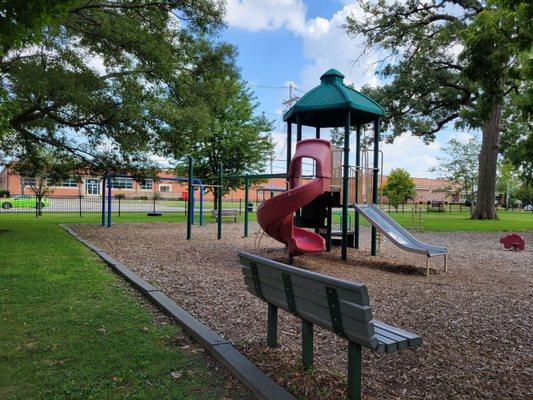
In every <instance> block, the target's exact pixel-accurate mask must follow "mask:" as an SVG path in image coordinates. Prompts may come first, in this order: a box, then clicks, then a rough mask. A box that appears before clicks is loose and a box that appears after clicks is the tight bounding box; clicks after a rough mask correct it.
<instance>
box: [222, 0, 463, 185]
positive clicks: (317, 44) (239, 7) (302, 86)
mask: <svg viewBox="0 0 533 400" xmlns="http://www.w3.org/2000/svg"><path fill="white" fill-rule="evenodd" d="M226 9H227V15H226V22H227V24H228V28H227V29H226V30H225V31H224V33H223V35H222V40H225V41H228V42H230V43H233V44H234V45H236V46H237V48H238V51H239V55H238V61H237V62H238V65H239V67H240V68H241V73H242V76H243V78H244V79H245V80H246V81H247V82H248V83H249V85H250V87H251V88H252V89H253V91H254V92H255V95H256V97H257V99H258V101H259V103H260V109H259V110H260V111H261V112H264V113H265V114H266V115H267V116H268V117H269V118H271V119H272V120H274V121H275V130H274V133H273V139H274V141H275V142H276V153H277V157H278V158H279V159H282V158H283V157H284V154H285V140H286V138H285V125H284V124H283V123H282V120H281V113H282V112H283V105H282V102H283V101H284V100H286V99H287V98H288V96H289V89H288V85H289V82H293V83H294V84H295V85H297V88H298V90H297V91H296V95H299V96H300V95H302V94H303V93H304V92H306V91H308V90H309V89H311V88H313V87H314V86H316V85H317V84H318V83H319V78H320V75H321V74H322V73H323V72H325V71H326V70H327V69H329V68H336V69H338V70H339V71H341V72H342V73H343V74H344V75H346V81H347V82H348V83H352V84H354V85H355V87H356V88H359V87H360V86H361V85H363V84H371V85H379V84H380V81H379V78H378V77H377V76H376V74H375V63H376V61H377V60H378V59H379V54H378V53H377V52H375V51H374V52H370V53H368V55H367V56H366V57H365V58H364V59H363V60H360V62H358V63H357V64H354V60H355V58H356V57H357V55H358V52H359V51H360V49H361V42H360V39H358V38H348V37H347V35H346V34H345V32H344V30H343V29H342V24H343V23H344V21H345V19H346V16H347V15H350V14H355V15H356V16H357V15H362V14H361V11H360V9H359V7H358V4H357V2H356V1H354V0H227V6H226ZM304 136H305V131H304ZM450 136H451V132H450V131H449V132H447V133H444V134H442V135H440V136H439V137H438V138H437V140H436V141H435V143H433V144H431V145H429V146H427V145H425V144H423V143H422V141H421V140H420V139H417V138H415V137H412V136H411V135H409V134H405V135H403V136H401V137H399V138H397V139H396V141H395V143H394V144H392V145H389V144H387V145H384V146H383V150H384V153H385V156H384V161H385V168H384V169H385V173H387V172H389V171H390V169H392V168H396V167H401V168H405V169H407V170H408V171H409V172H410V173H411V174H412V175H413V176H416V177H431V176H432V174H431V173H430V172H429V169H430V168H431V167H433V166H435V165H436V164H437V163H438V160H437V158H438V157H441V156H442V151H441V148H442V146H443V145H445V143H446V142H447V141H448V140H449V139H450ZM460 136H464V137H465V138H466V137H468V136H469V135H467V134H461V135H460ZM284 165H285V163H284V162H283V161H278V162H276V163H275V164H274V169H275V172H283V171H284Z"/></svg>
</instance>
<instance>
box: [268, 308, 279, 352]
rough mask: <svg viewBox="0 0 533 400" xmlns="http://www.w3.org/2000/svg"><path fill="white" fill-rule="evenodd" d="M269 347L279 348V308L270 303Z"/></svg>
mask: <svg viewBox="0 0 533 400" xmlns="http://www.w3.org/2000/svg"><path fill="white" fill-rule="evenodd" d="M267 345H268V347H277V346H278V307H276V306H274V305H272V304H270V303H268V329H267Z"/></svg>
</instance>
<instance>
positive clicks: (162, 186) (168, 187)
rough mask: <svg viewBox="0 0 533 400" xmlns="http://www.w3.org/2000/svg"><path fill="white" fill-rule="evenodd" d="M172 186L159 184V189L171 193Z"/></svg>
mask: <svg viewBox="0 0 533 400" xmlns="http://www.w3.org/2000/svg"><path fill="white" fill-rule="evenodd" d="M171 188H172V187H171V186H170V185H159V191H160V192H161V193H170V192H171Z"/></svg>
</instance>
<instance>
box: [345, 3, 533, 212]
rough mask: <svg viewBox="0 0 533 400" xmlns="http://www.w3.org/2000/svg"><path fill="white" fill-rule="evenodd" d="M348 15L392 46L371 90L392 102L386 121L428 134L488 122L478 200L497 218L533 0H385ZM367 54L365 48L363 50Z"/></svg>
mask: <svg viewBox="0 0 533 400" xmlns="http://www.w3.org/2000/svg"><path fill="white" fill-rule="evenodd" d="M362 9H363V14H364V15H363V16H362V17H361V18H357V16H355V15H353V16H350V17H349V18H348V19H347V24H346V29H347V32H348V34H350V35H363V36H364V38H365V41H366V47H365V48H369V47H378V48H379V49H380V50H381V51H382V52H384V53H385V55H384V57H383V59H382V61H381V65H380V67H381V68H380V74H381V76H382V77H383V78H385V79H386V80H387V81H388V83H387V84H385V85H384V86H383V87H381V88H377V89H375V90H371V89H369V88H367V89H366V92H367V93H368V94H370V95H371V96H372V97H373V98H375V99H376V100H377V101H378V102H380V103H381V104H382V105H383V106H385V109H386V110H387V116H386V118H385V119H384V126H385V128H386V129H387V128H389V127H390V128H391V129H392V131H391V133H392V135H393V136H397V135H400V134H402V133H404V132H406V131H409V132H411V133H413V134H414V135H418V136H420V137H422V138H423V139H424V140H426V141H431V140H433V139H434V137H435V134H436V133H437V132H439V131H441V130H443V129H445V128H446V127H447V126H448V124H449V123H451V122H455V126H456V127H468V128H473V129H481V132H482V136H483V140H482V147H481V152H480V155H479V158H480V160H479V161H480V162H479V172H478V183H477V186H478V194H479V196H478V201H477V203H476V206H475V209H474V211H473V215H472V218H475V219H496V218H497V215H496V212H495V210H494V195H495V185H496V164H497V158H498V145H499V137H500V130H501V123H502V121H501V119H502V108H503V107H504V106H505V104H506V103H507V102H508V101H509V95H510V94H511V93H512V92H517V91H518V90H519V87H520V84H521V83H522V82H523V81H524V80H525V75H526V73H527V68H526V65H527V63H528V62H527V59H528V57H523V55H524V54H525V53H528V52H529V51H530V43H531V39H532V29H531V20H532V19H531V10H532V7H531V2H527V1H525V0H509V1H506V0H501V1H500V0H495V1H494V0H493V1H487V2H485V1H482V0H407V1H405V2H404V1H397V0H393V1H392V2H388V1H385V0H377V1H375V2H374V1H372V2H369V1H367V2H365V3H363V5H362ZM363 54H364V53H363Z"/></svg>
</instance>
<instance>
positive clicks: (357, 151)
mask: <svg viewBox="0 0 533 400" xmlns="http://www.w3.org/2000/svg"><path fill="white" fill-rule="evenodd" d="M360 171H361V124H357V132H356V138H355V203H357V202H358V201H359V173H360ZM354 217H355V218H354V247H355V248H356V249H358V248H359V213H358V212H357V210H355V216H354Z"/></svg>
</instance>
